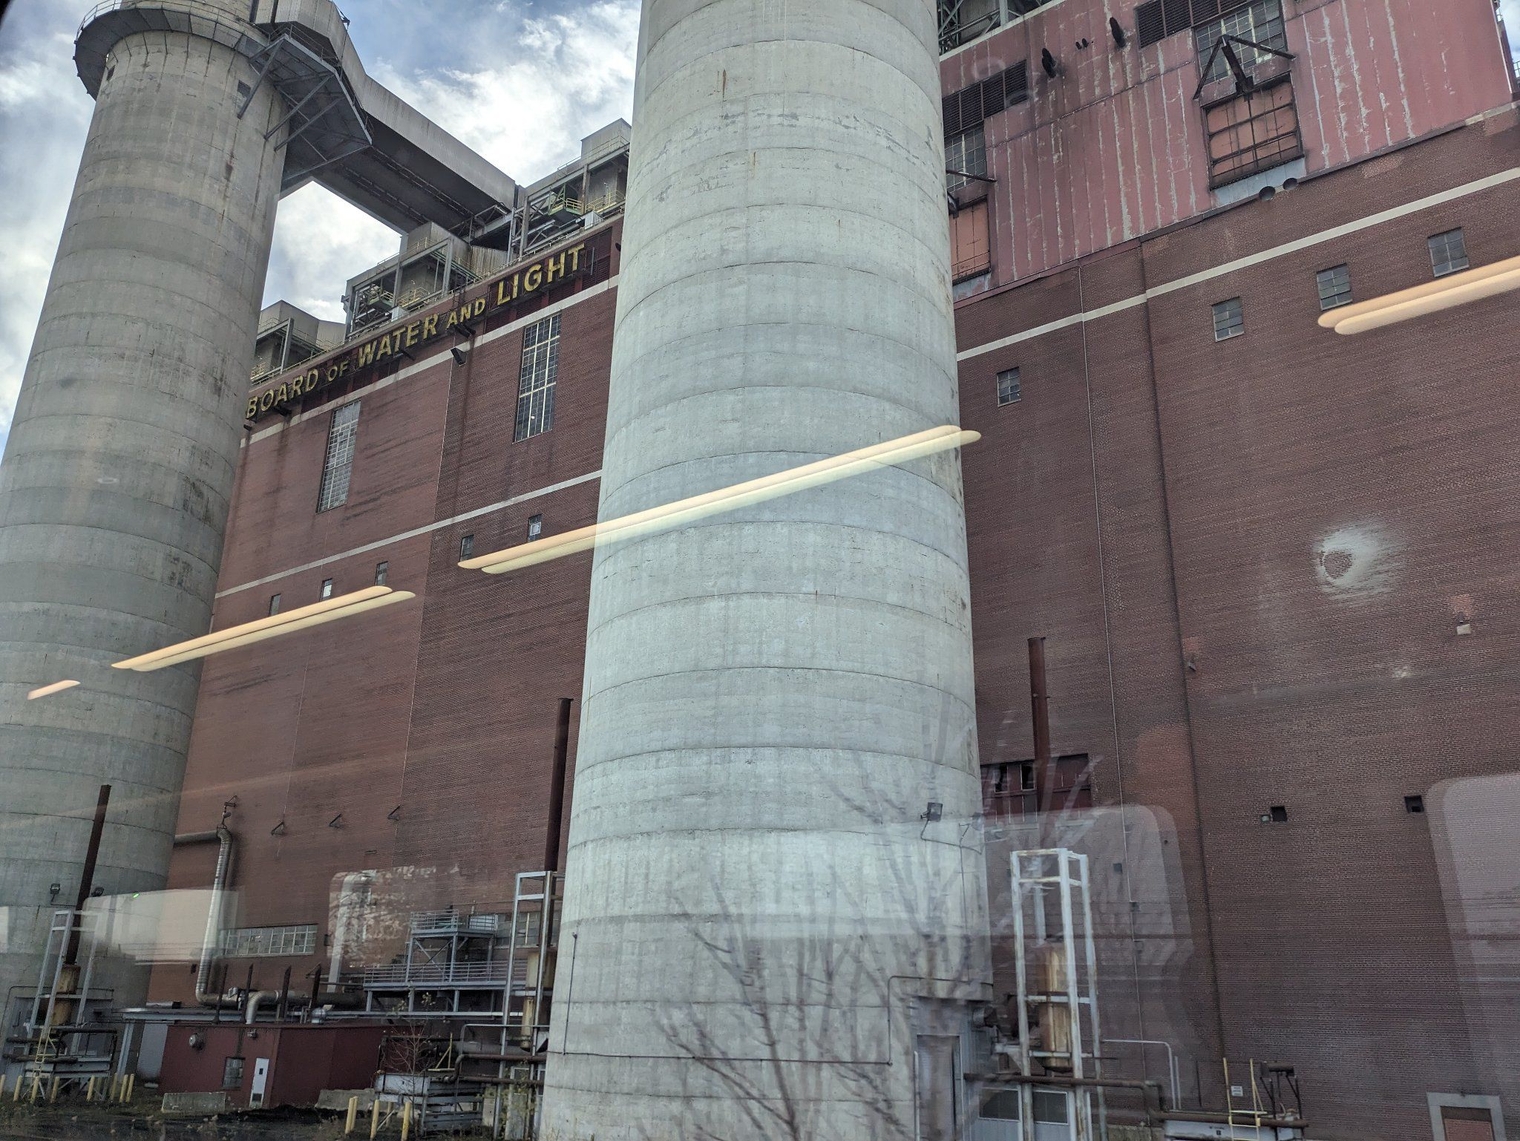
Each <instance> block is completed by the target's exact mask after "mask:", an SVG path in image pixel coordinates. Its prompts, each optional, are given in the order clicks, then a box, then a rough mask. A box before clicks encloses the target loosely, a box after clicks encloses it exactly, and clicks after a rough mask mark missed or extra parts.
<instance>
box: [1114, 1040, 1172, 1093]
mask: <svg viewBox="0 0 1520 1141" xmlns="http://www.w3.org/2000/svg"><path fill="white" fill-rule="evenodd" d="M1103 1041H1105V1042H1110V1043H1113V1044H1115V1045H1120V1046H1161V1047H1164V1048H1165V1050H1166V1076H1167V1080H1168V1081H1169V1082H1170V1083H1171V1086H1172V1108H1173V1109H1180V1108H1181V1107H1182V1093H1181V1090H1182V1079H1181V1077H1180V1075H1179V1074H1178V1071H1177V1056H1176V1054H1174V1053H1173V1052H1172V1044H1171V1043H1170V1042H1164V1041H1162V1040H1161V1039H1160V1038H1105V1039H1103ZM1140 1064H1141V1068H1142V1069H1147V1068H1149V1067H1147V1066H1145V1052H1144V1051H1143V1050H1142V1051H1141V1052H1140Z"/></svg>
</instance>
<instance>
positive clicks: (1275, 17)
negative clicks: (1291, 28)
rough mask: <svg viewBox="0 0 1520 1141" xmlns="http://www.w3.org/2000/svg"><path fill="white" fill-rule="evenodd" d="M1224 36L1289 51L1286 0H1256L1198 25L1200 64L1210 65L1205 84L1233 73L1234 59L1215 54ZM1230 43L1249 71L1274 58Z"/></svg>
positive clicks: (1195, 33)
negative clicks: (1231, 62) (1284, 14)
mask: <svg viewBox="0 0 1520 1141" xmlns="http://www.w3.org/2000/svg"><path fill="white" fill-rule="evenodd" d="M1224 36H1235V37H1236V38H1238V39H1242V40H1249V41H1250V42H1251V43H1253V44H1261V45H1262V46H1263V47H1273V48H1277V49H1278V50H1279V51H1287V50H1288V33H1287V29H1286V28H1285V26H1284V24H1283V14H1282V0H1255V3H1253V4H1251V5H1250V6H1249V7H1246V8H1241V9H1240V10H1239V11H1236V12H1230V13H1229V14H1227V15H1224V16H1221V17H1220V18H1219V19H1217V20H1210V21H1209V22H1208V23H1206V24H1201V25H1200V26H1199V27H1198V28H1197V30H1196V31H1195V32H1194V37H1195V39H1196V41H1197V45H1198V63H1199V66H1202V65H1203V64H1205V63H1207V64H1208V65H1209V70H1208V74H1207V75H1205V76H1204V77H1203V81H1204V82H1205V83H1213V82H1214V81H1215V80H1216V79H1223V78H1224V77H1225V76H1227V75H1229V74H1230V61H1229V60H1227V59H1226V58H1225V55H1224V51H1223V50H1220V51H1219V53H1218V54H1213V53H1214V45H1215V44H1217V43H1218V42H1219V41H1220V39H1221V38H1222V37H1224ZM1230 46H1231V47H1232V48H1234V50H1235V56H1236V58H1237V59H1239V60H1240V64H1241V66H1242V67H1244V68H1245V69H1246V70H1247V71H1251V70H1253V69H1254V68H1257V67H1259V66H1261V65H1262V64H1264V63H1266V62H1267V61H1268V60H1270V59H1272V58H1273V56H1271V55H1270V54H1269V53H1267V52H1260V51H1256V50H1255V49H1254V48H1246V47H1241V46H1240V45H1239V44H1232V45H1230ZM1210 55H1213V61H1212V62H1210V60H1209V57H1210Z"/></svg>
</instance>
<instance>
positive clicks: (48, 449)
mask: <svg viewBox="0 0 1520 1141" xmlns="http://www.w3.org/2000/svg"><path fill="white" fill-rule="evenodd" d="M166 8H173V9H174V10H175V13H177V15H176V16H175V18H174V19H173V20H169V21H165V22H164V28H163V29H162V30H160V29H159V28H156V27H154V22H153V18H152V13H157V12H160V11H162V10H164V9H166ZM118 9H133V10H134V11H133V13H129V14H127V15H125V16H124V15H123V14H122V13H121V12H120V11H118ZM138 10H141V13H149V15H146V16H145V15H142V14H141V13H139V12H138ZM150 10H151V11H150ZM247 16H248V4H247V3H246V0H160V2H155V3H148V2H146V0H123V2H122V3H121V4H116V5H101V6H100V7H99V8H97V9H96V10H95V11H93V12H92V13H91V20H90V23H89V24H88V26H87V29H85V30H82V32H81V35H82V36H84V35H86V34H88V35H89V36H90V42H91V44H98V45H100V46H101V47H102V48H104V47H105V46H107V45H109V51H108V53H107V55H106V58H105V61H104V66H103V69H102V70H101V71H100V73H99V86H98V90H96V91H94V95H95V110H94V115H93V118H92V120H91V123H90V129H89V134H88V137H87V139H86V142H85V147H84V154H83V157H82V159H81V162H80V167H79V174H78V177H77V179H76V181H75V183H74V191H73V196H72V198H71V200H70V202H69V208H68V214H67V218H66V220H65V223H64V230H63V237H62V240H61V242H60V244H59V247H58V254H57V258H56V260H55V261H54V264H53V272H52V277H51V279H50V281H49V283H48V289H47V294H46V296H45V298H44V301H43V307H42V315H41V318H40V320H39V322H38V325H37V333H36V337H35V340H34V341H33V343H32V351H31V356H30V358H29V360H28V363H27V367H26V372H25V375H24V377H23V380H22V384H21V391H20V395H19V397H18V399H17V403H16V412H15V419H14V421H13V422H12V425H11V430H10V438H9V441H8V443H7V445H6V449H5V456H4V462H3V463H0V630H4V632H5V633H4V639H3V642H0V787H3V788H4V789H5V795H4V797H3V798H0V864H3V865H4V866H5V869H6V874H5V876H4V877H3V878H0V907H3V908H5V909H6V910H7V911H8V913H9V916H10V931H9V938H8V940H7V942H6V949H5V951H4V952H3V953H0V991H3V989H4V988H5V986H6V985H8V984H9V983H11V982H13V981H22V980H24V979H25V978H27V977H30V978H33V979H35V977H36V973H37V963H38V958H39V956H40V954H41V950H42V947H43V945H44V941H45V939H46V928H47V924H46V922H45V914H46V911H47V910H48V908H47V907H46V906H45V901H46V900H47V893H48V884H49V882H50V881H55V880H57V879H59V878H60V876H59V868H60V865H62V866H64V867H72V868H74V869H76V870H77V869H78V868H79V866H80V862H79V852H80V851H81V849H82V845H81V844H80V843H79V840H80V839H82V837H80V836H79V833H78V832H77V831H76V830H75V829H76V825H75V824H74V822H73V821H72V820H68V819H66V818H65V812H64V810H63V809H62V808H61V807H60V806H64V805H71V804H75V803H78V802H79V801H81V800H83V799H84V798H85V797H86V796H88V794H89V793H90V792H94V791H95V790H96V789H97V787H98V786H99V785H100V783H101V781H102V779H103V778H105V777H107V776H108V775H109V778H110V779H111V781H112V783H113V784H114V785H115V794H116V797H117V799H118V800H124V801H125V802H127V803H129V804H130V805H131V806H132V827H130V828H121V829H117V830H113V831H112V832H110V833H109V834H108V835H107V837H106V841H105V843H104V844H103V846H102V848H101V852H100V860H101V863H102V865H103V866H109V867H110V868H111V869H112V880H113V887H114V888H115V889H116V890H118V891H121V892H126V893H131V892H139V891H140V892H149V891H157V890H161V889H162V888H163V887H164V885H165V882H166V879H167V872H168V864H169V852H170V846H171V839H172V836H173V831H174V820H175V815H176V813H177V811H178V808H179V801H178V793H179V789H180V783H181V779H182V776H183V771H184V764H185V753H186V749H187V746H188V741H189V734H190V722H191V717H192V714H193V712H194V707H195V696H196V684H197V676H198V675H197V671H196V670H195V669H194V668H180V669H172V670H164V671H161V672H159V673H155V674H141V673H131V672H127V671H120V670H112V669H110V668H109V666H110V663H111V662H113V661H117V660H119V659H121V658H124V657H129V656H131V655H134V654H140V653H144V652H146V651H148V650H152V649H156V648H157V647H160V646H163V645H166V644H169V643H172V642H176V641H180V640H182V639H185V638H190V637H195V636H197V635H201V634H204V633H205V632H206V630H207V628H208V626H209V622H210V615H211V604H212V597H213V594H214V592H215V587H216V578H217V570H218V567H219V564H220V561H221V552H222V534H223V528H224V526H225V523H226V518H227V509H228V503H229V498H230V495H231V490H232V482H233V470H234V466H235V464H236V462H237V457H238V446H239V442H240V438H241V435H242V426H243V413H244V408H245V405H246V398H247V387H248V366H249V361H250V360H251V357H252V351H253V337H254V332H255V329H256V326H257V322H258V312H259V304H260V300H261V294H262V290H263V284H264V275H265V269H266V267H267V264H268V259H269V249H270V241H271V237H272V233H273V228H274V215H275V206H276V203H277V201H278V198H279V194H280V183H281V172H282V167H283V161H284V152H283V151H282V150H281V149H280V139H279V138H278V137H277V133H276V132H273V131H271V128H272V127H274V126H275V125H276V124H277V123H278V122H279V119H280V116H281V115H282V114H283V103H282V102H281V99H280V97H279V95H278V94H277V93H276V91H275V90H274V88H273V87H272V85H271V84H269V83H260V82H259V74H258V72H257V70H256V68H255V66H254V64H253V63H252V62H251V61H250V60H249V58H248V57H247V55H245V54H243V53H242V52H240V51H238V50H237V47H236V46H235V45H237V44H238V43H239V42H240V41H239V36H240V35H241V36H244V38H245V39H246V38H247V37H252V38H253V40H254V41H255V42H257V40H258V33H257V32H256V31H255V30H254V29H253V28H251V27H249V26H247V24H246V19H247ZM148 28H153V30H151V31H150V30H145V29H148ZM90 82H91V83H92V84H93V83H94V73H93V72H92V73H91V78H90ZM59 678H78V679H81V680H82V681H83V682H84V684H83V685H82V686H81V687H80V688H78V689H75V690H71V691H69V692H68V693H67V694H64V695H60V696H58V697H53V698H49V699H47V700H44V701H34V702H28V701H27V700H26V694H27V692H28V690H29V689H30V688H31V687H33V686H37V685H40V684H43V683H47V682H53V681H56V680H58V679H59ZM63 878H65V879H69V878H72V876H70V875H69V874H68V873H67V872H65V873H64V876H63ZM105 966H106V969H105V972H104V974H105V978H104V979H103V980H102V981H103V982H104V983H105V984H106V985H110V986H113V987H114V988H115V990H116V994H117V997H118V998H119V999H121V1000H123V1001H125V1002H127V1003H131V1002H134V1001H136V1000H137V999H138V998H140V997H141V996H142V993H143V991H144V989H145V986H146V980H147V967H146V966H145V965H135V964H128V963H124V962H120V961H112V962H111V963H109V964H106V965H105Z"/></svg>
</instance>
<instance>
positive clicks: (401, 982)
mask: <svg viewBox="0 0 1520 1141" xmlns="http://www.w3.org/2000/svg"><path fill="white" fill-rule="evenodd" d="M507 966H508V964H507V961H506V960H505V959H498V960H493V961H491V962H489V963H454V964H452V965H450V964H448V963H410V964H408V963H388V964H387V965H385V966H383V967H366V968H365V971H364V985H365V986H366V987H369V988H371V989H374V988H376V987H384V986H429V985H432V986H459V985H461V984H465V985H468V984H471V983H474V984H482V983H485V984H491V983H500V984H502V985H506V984H507V983H508V982H514V983H521V982H523V981H524V980H525V979H526V977H527V964H526V963H522V964H519V966H520V967H521V969H520V970H513V971H512V972H511V975H512V976H515V977H512V978H510V979H509V978H508V969H507Z"/></svg>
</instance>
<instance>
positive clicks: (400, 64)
mask: <svg viewBox="0 0 1520 1141" xmlns="http://www.w3.org/2000/svg"><path fill="white" fill-rule="evenodd" d="M92 4H93V0H14V2H13V3H11V4H10V5H9V6H7V7H6V8H5V15H4V18H3V20H0V244H3V248H4V250H5V258H6V271H5V273H4V274H0V449H3V448H4V446H5V437H6V433H7V429H8V428H9V426H10V420H11V412H12V410H13V408H14V406H15V401H16V393H17V391H18V390H19V388H20V386H21V374H22V371H23V369H24V368H25V366H26V357H27V353H28V352H29V351H30V348H31V341H32V333H33V332H34V331H35V329H36V325H37V315H38V312H39V311H40V309H41V307H42V295H43V291H44V290H45V289H46V287H47V278H48V270H49V269H50V267H51V266H52V261H53V254H54V252H55V251H56V249H57V246H58V236H59V234H60V233H61V232H62V230H63V216H64V210H65V208H66V207H67V205H68V199H69V192H70V189H71V187H72V186H73V183H74V174H75V171H76V170H77V168H78V165H79V154H80V151H81V150H82V149H83V147H84V137H85V131H86V129H87V128H88V126H89V121H90V108H91V102H90V97H89V96H88V95H86V94H85V91H84V88H83V87H82V86H81V85H80V82H79V78H78V76H77V75H75V73H74V59H73V55H74V52H73V40H74V34H75V32H76V30H77V29H78V26H79V20H80V17H81V16H82V15H83V13H84V12H85V11H86V10H87V9H88V8H89V7H91V6H92ZM342 8H343V10H344V12H345V13H347V15H348V16H349V18H350V19H351V20H352V23H351V24H350V27H349V32H350V34H351V35H352V36H353V38H354V42H355V43H356V44H357V45H358V48H359V53H360V55H361V57H362V58H363V59H364V62H365V67H366V68H367V69H368V70H369V72H370V73H371V74H372V75H373V76H374V77H375V78H377V79H378V80H380V82H382V83H384V84H385V85H386V86H387V87H389V88H391V90H393V91H395V92H396V93H397V94H399V95H400V96H401V97H402V98H404V99H406V100H407V101H408V102H410V103H412V104H413V105H414V106H415V107H417V108H418V109H419V110H421V111H422V113H423V114H425V115H427V116H428V117H429V118H431V119H433V120H434V121H435V122H437V123H439V124H441V125H442V126H443V127H444V128H445V129H446V130H448V131H450V132H451V133H453V134H454V135H456V136H458V137H459V138H461V139H463V140H464V141H465V142H466V143H468V144H469V145H470V146H472V147H474V148H475V149H476V150H478V151H479V152H480V153H481V154H483V155H485V156H486V158H488V159H490V160H491V161H492V162H494V163H495V164H496V165H497V166H498V167H500V168H501V169H502V170H504V171H506V172H507V173H508V174H510V175H511V176H512V177H514V178H516V179H518V180H519V181H522V182H531V181H533V180H535V179H537V178H540V177H542V176H543V175H545V174H548V173H549V172H550V171H552V170H553V169H554V168H555V167H557V166H560V165H561V164H562V163H565V162H568V161H569V160H570V159H572V158H574V157H575V156H576V155H578V154H579V153H580V140H581V138H582V136H584V135H589V134H590V133H591V132H592V131H594V130H596V129H597V128H598V127H601V126H604V125H605V124H607V123H609V122H611V121H612V120H613V119H616V118H619V117H622V118H625V119H626V118H628V116H629V114H630V111H631V108H632V106H633V51H634V42H635V37H636V34H637V31H638V10H639V4H638V0H496V2H494V3H492V2H490V0H422V2H419V0H345V2H344V3H343V4H342ZM397 241H398V237H397V235H396V234H395V233H394V232H393V231H391V230H390V229H388V228H387V227H385V226H383V225H381V224H380V223H378V222H376V221H374V220H373V219H371V218H369V217H368V216H367V215H365V214H362V213H360V212H359V211H358V210H356V209H354V208H353V207H351V206H349V205H348V204H347V203H344V202H342V201H340V200H338V199H337V198H335V197H333V196H332V195H331V194H329V193H328V192H327V191H325V190H323V189H322V188H321V187H318V186H308V187H306V188H304V189H302V190H299V191H297V192H296V193H295V194H292V195H291V196H290V197H288V198H286V199H285V200H284V201H282V202H281V203H280V211H279V217H278V221H277V223H276V226H275V245H274V255H273V258H272V259H271V261H270V266H269V281H268V285H267V287H266V289H265V300H266V302H267V301H274V300H279V299H281V298H283V299H286V300H289V301H292V302H294V303H295V304H297V305H299V306H301V307H302V308H303V309H307V310H309V311H310V312H313V313H316V314H317V315H318V316H321V317H326V318H328V319H329V320H337V319H340V318H341V317H342V314H343V307H342V304H341V303H340V301H339V297H340V296H341V294H342V292H343V285H344V282H346V281H347V280H348V278H349V277H351V276H353V275H354V274H355V273H358V272H359V271H361V270H363V269H365V268H367V267H369V266H370V265H373V264H374V263H375V262H378V261H381V260H383V259H384V258H387V257H389V256H390V255H391V254H393V253H395V252H396V244H397Z"/></svg>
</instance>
